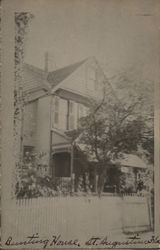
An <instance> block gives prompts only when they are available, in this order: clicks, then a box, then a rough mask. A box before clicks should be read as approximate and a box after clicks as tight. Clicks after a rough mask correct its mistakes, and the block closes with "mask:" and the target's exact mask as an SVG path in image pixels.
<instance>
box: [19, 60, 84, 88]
mask: <svg viewBox="0 0 160 250" xmlns="http://www.w3.org/2000/svg"><path fill="white" fill-rule="evenodd" d="M86 60H87V59H85V60H82V61H79V62H77V63H74V64H71V65H68V66H66V67H63V68H60V69H57V70H55V71H52V72H48V73H46V72H45V71H44V70H42V69H40V68H37V67H35V66H33V65H29V64H27V63H24V65H23V90H24V92H26V91H29V92H33V91H35V90H38V89H45V88H47V87H49V86H50V87H54V86H56V85H57V84H59V83H60V82H62V81H63V80H64V79H65V78H67V77H68V76H69V75H71V74H72V73H73V72H74V71H75V70H76V69H77V68H78V67H80V66H81V65H82V64H83V63H84V62H85V61H86Z"/></svg>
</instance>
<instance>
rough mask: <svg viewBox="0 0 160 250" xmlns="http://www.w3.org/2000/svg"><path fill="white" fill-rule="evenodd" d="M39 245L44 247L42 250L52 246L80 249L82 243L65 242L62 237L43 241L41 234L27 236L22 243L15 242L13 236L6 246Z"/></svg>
mask: <svg viewBox="0 0 160 250" xmlns="http://www.w3.org/2000/svg"><path fill="white" fill-rule="evenodd" d="M35 244H39V245H42V248H44V249H45V248H46V247H52V246H74V247H80V243H79V241H78V239H74V240H64V239H62V237H61V235H58V236H56V235H53V236H52V239H41V238H40V237H39V234H38V233H36V234H32V235H31V236H27V237H26V239H25V240H22V241H14V240H13V238H12V237H11V236H9V237H8V239H7V240H6V242H5V245H6V246H20V245H23V246H26V245H35Z"/></svg>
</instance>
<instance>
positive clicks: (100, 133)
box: [76, 97, 148, 193]
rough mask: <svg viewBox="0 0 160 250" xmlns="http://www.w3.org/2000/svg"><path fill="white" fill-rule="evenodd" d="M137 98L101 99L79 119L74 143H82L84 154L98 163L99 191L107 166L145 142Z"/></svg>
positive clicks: (142, 120) (133, 151)
mask: <svg viewBox="0 0 160 250" xmlns="http://www.w3.org/2000/svg"><path fill="white" fill-rule="evenodd" d="M141 101H142V100H141V98H137V100H136V101H135V102H131V103H129V104H128V103H127V104H125V105H124V104H123V103H122V102H120V101H119V100H114V101H111V99H109V98H107V97H106V98H104V99H103V100H102V101H101V102H95V101H92V102H91V106H90V113H89V115H88V116H87V117H85V118H83V119H82V120H81V125H80V128H79V134H80V135H79V137H78V139H77V140H76V141H77V143H79V144H83V145H85V149H84V151H85V153H86V154H87V155H91V156H92V159H93V160H95V161H97V162H98V165H99V181H98V188H99V193H100V192H102V190H103V187H104V182H105V178H106V176H107V168H108V167H109V166H110V164H112V161H113V160H114V159H115V158H118V157H119V156H121V154H122V153H135V152H137V151H138V146H139V145H142V146H144V140H145V142H148V141H147V140H148V137H147V136H148V131H147V136H146V123H145V120H144V117H142V116H141V115H140V114H139V113H138V112H137V110H138V108H139V107H140V106H141Z"/></svg>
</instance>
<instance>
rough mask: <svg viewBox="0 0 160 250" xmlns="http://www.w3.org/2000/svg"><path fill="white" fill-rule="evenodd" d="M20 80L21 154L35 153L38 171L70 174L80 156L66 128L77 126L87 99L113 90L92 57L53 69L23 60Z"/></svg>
mask: <svg viewBox="0 0 160 250" xmlns="http://www.w3.org/2000/svg"><path fill="white" fill-rule="evenodd" d="M23 83H24V88H23V89H24V97H25V100H26V102H25V103H26V104H25V105H24V112H23V120H24V122H23V151H24V154H25V153H26V152H37V153H38V154H39V159H38V164H39V168H40V169H41V172H42V174H51V175H52V176H55V177H69V178H70V177H71V176H72V174H73V173H74V172H75V171H76V168H77V169H79V168H80V165H81V164H80V161H81V160H78V159H77V154H76V152H75V149H74V148H73V145H72V142H71V138H70V137H69V136H67V135H66V131H72V130H74V129H76V128H77V126H78V122H79V119H80V118H81V117H83V116H86V114H87V112H88V103H89V100H90V99H102V98H103V96H104V93H105V91H107V93H110V95H112V94H113V90H112V88H111V86H110V85H109V83H108V82H107V79H106V77H105V75H104V73H103V71H102V69H101V67H100V66H99V64H98V62H97V61H96V59H95V58H89V59H85V60H83V61H80V62H77V63H75V64H72V65H69V66H66V67H64V68H60V69H57V70H55V71H53V72H48V70H47V65H46V67H45V70H41V69H38V68H36V67H34V66H31V65H28V64H24V68H23ZM82 158H83V157H82ZM75 165H76V166H77V167H76V166H75ZM77 171H78V170H77Z"/></svg>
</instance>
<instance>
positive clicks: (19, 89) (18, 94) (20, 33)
mask: <svg viewBox="0 0 160 250" xmlns="http://www.w3.org/2000/svg"><path fill="white" fill-rule="evenodd" d="M32 18H33V15H32V14H30V13H29V12H17V13H15V82H14V156H15V165H16V169H15V170H14V176H13V182H15V181H16V182H17V181H18V178H19V172H20V169H21V167H22V166H21V165H22V141H23V138H22V129H23V94H22V93H23V81H22V64H23V58H24V41H25V35H26V32H27V28H28V24H29V21H30V20H31V19H32Z"/></svg>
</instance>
